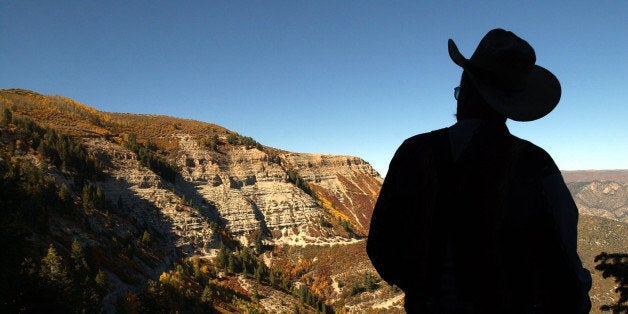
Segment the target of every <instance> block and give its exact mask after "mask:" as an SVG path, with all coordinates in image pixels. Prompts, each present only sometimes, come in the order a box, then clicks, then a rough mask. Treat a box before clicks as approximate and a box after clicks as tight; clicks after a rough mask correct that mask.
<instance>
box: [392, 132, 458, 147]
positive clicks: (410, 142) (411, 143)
mask: <svg viewBox="0 0 628 314" xmlns="http://www.w3.org/2000/svg"><path fill="white" fill-rule="evenodd" d="M444 135H447V128H442V129H438V130H433V131H430V132H425V133H420V134H416V135H414V136H411V137H409V138H407V139H405V140H404V141H403V143H402V144H401V147H416V146H421V145H425V144H426V143H428V142H430V141H432V140H433V139H434V138H435V137H438V136H444Z"/></svg>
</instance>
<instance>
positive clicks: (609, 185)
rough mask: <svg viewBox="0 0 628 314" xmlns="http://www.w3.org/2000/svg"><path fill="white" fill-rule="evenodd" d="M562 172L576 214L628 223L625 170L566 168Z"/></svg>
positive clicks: (627, 181)
mask: <svg viewBox="0 0 628 314" xmlns="http://www.w3.org/2000/svg"><path fill="white" fill-rule="evenodd" d="M563 176H564V177H565V182H567V187H568V188H569V190H570V192H571V194H572V195H573V197H574V201H575V202H576V205H578V210H579V211H580V214H582V215H591V216H597V217H604V218H608V219H613V220H618V221H621V222H624V223H628V171H621V170H615V171H570V172H566V173H563Z"/></svg>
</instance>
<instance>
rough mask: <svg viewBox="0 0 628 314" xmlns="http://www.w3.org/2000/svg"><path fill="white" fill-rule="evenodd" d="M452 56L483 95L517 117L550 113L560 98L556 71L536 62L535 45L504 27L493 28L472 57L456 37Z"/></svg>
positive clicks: (525, 118) (451, 44)
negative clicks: (460, 46) (553, 72)
mask: <svg viewBox="0 0 628 314" xmlns="http://www.w3.org/2000/svg"><path fill="white" fill-rule="evenodd" d="M448 48H449V56H450V57H451V60H453V61H454V63H456V64H457V65H459V66H460V67H462V68H463V69H464V70H465V72H466V73H467V74H469V77H470V78H471V81H472V82H473V85H474V86H475V87H476V89H477V90H478V92H479V93H480V95H482V97H483V98H484V100H486V102H487V103H488V104H489V106H491V107H492V108H493V109H495V110H496V111H497V112H499V113H501V114H503V115H504V116H506V117H507V118H509V119H512V120H515V121H532V120H536V119H539V118H542V117H544V116H545V115H547V114H548V113H550V112H551V111H552V110H553V109H554V108H555V107H556V105H558V102H559V100H560V92H561V89H560V83H559V82H558V79H557V78H556V76H554V74H552V73H551V72H550V71H548V70H546V69H545V68H543V67H541V66H538V65H536V64H535V62H536V55H535V53H534V49H533V48H532V46H530V44H528V43H527V42H526V41H525V40H523V39H521V38H519V37H518V36H517V35H515V34H513V33H512V32H509V31H505V30H503V29H493V30H491V31H489V32H488V33H487V34H486V35H485V36H484V38H482V40H481V41H480V43H479V44H478V47H477V48H476V50H475V52H474V53H473V55H472V56H471V58H470V59H467V58H465V57H464V56H463V55H462V54H461V53H460V51H459V50H458V47H457V46H456V44H455V43H454V41H453V40H451V39H449V41H448Z"/></svg>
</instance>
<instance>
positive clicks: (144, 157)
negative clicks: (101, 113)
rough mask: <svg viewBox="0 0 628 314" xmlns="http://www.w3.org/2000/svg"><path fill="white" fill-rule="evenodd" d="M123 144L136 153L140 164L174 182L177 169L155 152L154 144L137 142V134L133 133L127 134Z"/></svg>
mask: <svg viewBox="0 0 628 314" xmlns="http://www.w3.org/2000/svg"><path fill="white" fill-rule="evenodd" d="M124 146H125V147H126V148H128V149H129V150H131V151H133V152H134V153H136V154H137V157H138V159H139V161H140V162H141V163H142V165H144V166H146V167H148V168H150V169H151V170H152V171H154V172H155V173H156V174H158V175H159V176H161V177H162V178H164V180H166V181H168V182H171V183H174V181H175V179H176V177H177V173H178V169H177V167H176V166H174V165H172V164H171V163H169V162H168V161H167V160H166V159H164V158H163V157H161V156H159V155H157V153H155V150H156V149H157V146H156V145H155V144H153V143H151V142H150V141H149V142H147V143H146V145H142V144H139V143H138V142H137V135H136V134H135V133H133V134H131V135H129V138H128V140H127V141H126V142H125V143H124Z"/></svg>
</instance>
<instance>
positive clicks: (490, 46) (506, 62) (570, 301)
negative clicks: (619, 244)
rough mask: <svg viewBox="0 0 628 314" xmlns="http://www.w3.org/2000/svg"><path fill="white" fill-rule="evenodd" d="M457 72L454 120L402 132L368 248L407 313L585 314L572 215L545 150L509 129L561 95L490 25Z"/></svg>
mask: <svg viewBox="0 0 628 314" xmlns="http://www.w3.org/2000/svg"><path fill="white" fill-rule="evenodd" d="M448 50H449V55H450V57H451V59H452V61H453V62H454V63H455V64H457V65H458V66H460V67H461V68H462V69H463V73H462V77H461V80H460V86H459V87H457V88H455V91H454V93H455V98H456V100H457V108H456V118H457V122H456V123H455V124H454V125H453V126H451V127H448V128H443V129H439V130H435V131H432V132H427V133H423V134H419V135H416V136H413V137H411V138H408V139H406V140H405V141H404V142H403V144H401V146H400V147H399V148H398V149H397V151H396V152H395V155H394V157H393V158H392V160H391V162H390V165H389V170H388V173H387V175H386V178H385V180H384V184H383V186H382V189H381V191H380V194H379V197H378V200H377V203H376V205H375V208H374V211H373V217H372V220H371V226H370V231H369V237H368V241H367V252H368V255H369V257H370V259H371V261H372V263H373V265H374V266H375V268H376V269H377V271H378V273H379V274H380V276H381V277H382V278H383V279H384V280H386V281H387V282H388V283H390V284H394V285H396V286H398V287H399V288H400V289H402V290H403V291H404V293H405V296H406V297H405V305H404V306H405V309H406V311H407V312H408V313H588V311H589V310H590V307H591V305H590V300H589V296H588V291H589V289H590V287H591V277H590V274H589V272H588V271H587V270H586V269H584V268H583V267H582V263H581V261H580V258H579V257H578V254H577V251H576V231H577V230H576V228H577V223H578V210H577V208H576V205H575V203H574V201H573V199H572V197H571V195H570V194H569V191H568V190H567V187H566V185H565V183H564V181H563V178H562V176H561V174H560V171H559V169H558V167H557V166H556V164H555V163H554V161H553V159H552V158H551V156H550V155H549V154H548V153H547V152H545V151H544V150H543V149H542V148H540V147H538V146H536V145H534V144H532V143H530V142H528V141H525V140H522V139H520V138H517V137H515V136H513V135H511V134H510V132H509V131H508V128H507V127H506V120H507V119H511V120H515V121H533V120H537V119H540V118H542V117H544V116H545V115H547V114H548V113H549V112H551V111H552V110H553V109H554V108H555V107H556V105H557V104H558V102H559V100H560V95H561V87H560V83H559V81H558V79H557V78H556V77H555V76H554V75H553V74H552V73H551V72H550V71H548V70H546V69H545V68H543V67H541V66H538V65H536V64H535V62H536V55H535V52H534V49H533V48H532V47H531V46H530V45H529V44H528V43H527V42H526V41H524V40H523V39H521V38H519V37H518V36H516V35H515V34H513V33H512V32H509V31H505V30H503V29H494V30H491V31H489V32H488V33H487V34H486V35H485V36H484V38H482V40H481V41H480V43H479V45H478V47H477V48H476V50H475V52H474V53H473V55H472V56H471V58H469V59H467V58H465V57H464V56H463V55H462V54H461V53H460V51H459V50H458V48H457V47H456V44H455V43H454V42H453V41H452V40H451V39H450V40H449V42H448Z"/></svg>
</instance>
